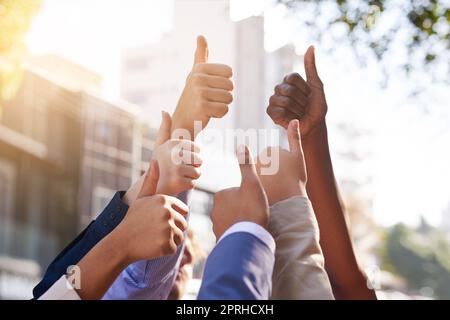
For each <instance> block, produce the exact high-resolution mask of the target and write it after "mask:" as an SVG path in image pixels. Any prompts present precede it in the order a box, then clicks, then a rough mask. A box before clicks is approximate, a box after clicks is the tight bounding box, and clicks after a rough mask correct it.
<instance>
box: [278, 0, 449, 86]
mask: <svg viewBox="0 0 450 320" xmlns="http://www.w3.org/2000/svg"><path fill="white" fill-rule="evenodd" d="M277 1H278V2H279V3H282V4H284V5H286V6H287V7H288V8H290V9H291V12H294V13H295V15H296V18H298V20H299V21H300V22H303V23H304V24H305V25H306V26H308V27H309V28H308V33H309V34H313V35H314V37H315V38H317V40H320V39H321V38H322V37H323V35H324V34H325V33H326V34H327V36H329V32H328V31H329V30H330V29H331V28H332V27H334V26H345V28H346V30H347V31H346V38H347V40H349V43H350V45H351V46H352V47H353V48H354V49H355V53H356V56H357V57H358V58H359V61H360V62H363V61H365V60H366V59H367V57H368V56H367V52H368V51H369V52H371V53H372V54H373V55H374V56H375V57H376V58H377V59H378V60H382V59H383V58H384V57H385V55H386V53H387V52H388V51H389V49H391V48H392V46H393V44H394V43H398V41H400V40H399V39H401V42H402V45H403V46H405V47H406V51H407V54H406V55H407V57H406V58H405V59H404V61H402V67H403V68H404V70H405V71H407V72H410V71H412V70H417V69H418V68H421V67H426V68H430V69H433V68H442V64H444V65H445V67H446V68H450V54H449V52H450V7H449V3H450V2H449V1H447V0H371V1H366V0H316V1H312V0H277ZM308 10H313V11H314V15H307V14H306V12H307V11H308ZM330 12H336V14H333V15H330ZM395 12H397V16H396V18H395V19H392V13H395ZM322 17H327V18H326V19H327V21H326V23H325V27H324V26H323V24H321V18H322ZM392 20H394V21H392ZM342 40H344V39H342V38H340V39H335V41H334V42H335V44H336V45H340V44H342ZM367 48H369V49H370V50H366V49H367ZM418 61H421V63H419V65H418V63H417V62H418ZM444 80H448V79H444Z"/></svg>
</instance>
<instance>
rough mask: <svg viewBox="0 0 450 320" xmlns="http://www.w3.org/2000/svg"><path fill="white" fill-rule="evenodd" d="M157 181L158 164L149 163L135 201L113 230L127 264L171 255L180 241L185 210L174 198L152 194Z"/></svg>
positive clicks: (185, 225) (183, 229) (183, 227)
mask: <svg viewBox="0 0 450 320" xmlns="http://www.w3.org/2000/svg"><path fill="white" fill-rule="evenodd" d="M158 180H159V168H158V162H157V161H156V160H152V162H151V164H150V169H149V171H148V173H147V174H146V175H145V178H144V181H143V183H142V188H141V190H140V191H139V194H138V197H137V199H136V201H134V203H133V205H132V206H131V207H130V209H129V210H128V212H127V214H126V216H125V218H124V219H123V221H122V222H121V223H120V224H119V225H118V227H117V228H116V229H115V230H114V231H113V233H114V235H115V237H119V238H120V239H121V241H120V243H122V244H123V246H124V247H125V249H124V250H125V252H126V253H127V257H128V261H129V262H130V263H131V262H134V261H138V260H149V259H153V258H157V257H161V256H165V255H170V254H174V253H175V252H176V250H177V247H178V246H179V245H180V244H181V243H182V242H183V239H184V235H183V232H184V231H185V230H186V228H187V222H186V219H185V216H186V215H187V213H188V207H187V206H186V205H185V204H184V203H183V202H182V201H180V200H178V199H177V198H174V197H170V196H166V195H160V194H155V193H156V189H157V185H158Z"/></svg>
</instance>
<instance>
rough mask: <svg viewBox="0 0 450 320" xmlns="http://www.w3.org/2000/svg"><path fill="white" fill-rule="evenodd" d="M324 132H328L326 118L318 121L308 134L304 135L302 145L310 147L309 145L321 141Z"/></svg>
mask: <svg viewBox="0 0 450 320" xmlns="http://www.w3.org/2000/svg"><path fill="white" fill-rule="evenodd" d="M324 134H325V135H326V134H327V124H326V121H325V119H323V120H322V121H320V122H319V123H317V124H316V125H315V126H314V128H313V129H311V131H310V132H308V134H304V135H302V147H304V148H305V147H308V145H311V144H314V143H317V142H319V141H320V140H321V138H322V137H323V135H324Z"/></svg>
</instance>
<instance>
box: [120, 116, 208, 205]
mask: <svg viewBox="0 0 450 320" xmlns="http://www.w3.org/2000/svg"><path fill="white" fill-rule="evenodd" d="M171 127H172V119H171V117H170V115H169V114H168V113H167V112H163V114H162V121H161V126H160V128H159V132H158V135H157V137H156V142H155V148H154V151H153V159H155V160H157V162H158V165H159V172H160V175H159V182H158V185H157V193H160V194H166V195H169V196H175V195H177V194H179V193H180V192H183V191H186V190H189V189H192V188H193V187H194V181H195V180H197V179H198V178H200V175H201V172H200V167H201V165H202V159H201V157H200V148H199V147H198V146H197V145H196V144H195V143H194V142H193V141H190V140H181V139H171V138H170V137H171ZM143 179H144V176H143V177H141V178H140V179H139V180H138V181H136V182H135V183H134V184H133V185H132V186H131V187H130V188H129V189H128V190H127V192H126V193H125V195H124V197H123V201H124V202H125V203H126V204H128V205H131V204H133V203H134V201H136V198H137V195H138V193H139V190H140V188H141V185H142V183H143Z"/></svg>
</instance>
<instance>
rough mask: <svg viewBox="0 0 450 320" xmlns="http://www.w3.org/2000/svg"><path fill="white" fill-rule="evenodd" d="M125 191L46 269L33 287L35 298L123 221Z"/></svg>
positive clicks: (126, 206)
mask: <svg viewBox="0 0 450 320" xmlns="http://www.w3.org/2000/svg"><path fill="white" fill-rule="evenodd" d="M123 195H124V192H117V193H116V194H115V195H114V197H113V198H112V200H111V201H110V202H109V204H108V205H107V206H106V207H105V209H104V210H103V211H102V213H101V214H100V215H99V216H98V217H97V219H95V220H94V221H92V222H91V223H90V224H89V225H88V226H87V227H86V229H84V230H83V231H82V232H81V233H80V234H79V235H78V236H77V237H76V238H75V240H73V241H72V242H71V243H70V244H69V245H68V246H67V247H66V248H65V249H64V250H63V251H62V252H61V253H60V254H59V255H58V256H57V257H56V258H55V260H53V261H52V262H51V263H50V265H49V266H48V268H47V270H46V271H45V274H44V277H43V279H42V280H41V282H39V283H38V284H37V285H36V287H34V289H33V298H34V299H38V298H39V297H40V296H41V295H43V294H44V293H45V292H46V291H47V290H48V289H49V288H50V287H51V286H52V285H53V284H54V283H55V282H56V281H57V280H58V279H59V278H61V276H62V275H64V274H65V273H66V272H67V268H68V267H70V266H72V265H75V264H77V263H78V262H79V261H80V260H81V258H83V257H84V256H85V255H86V254H87V253H88V252H89V251H90V250H91V249H92V248H93V247H94V246H95V245H96V244H97V243H98V242H99V241H100V240H102V239H103V238H104V237H105V236H106V235H108V234H109V233H110V232H111V231H112V230H114V228H115V227H116V226H117V225H118V224H119V223H120V222H121V221H122V219H123V218H124V217H125V214H126V213H127V211H128V205H127V204H125V203H124V202H123V201H122V196H123Z"/></svg>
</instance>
